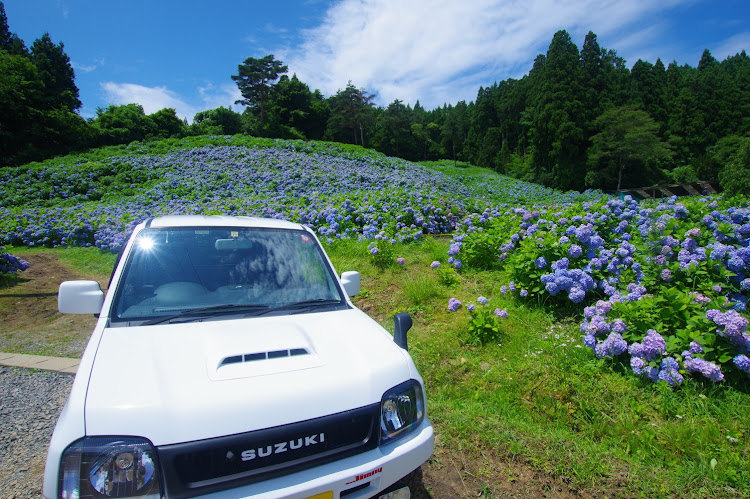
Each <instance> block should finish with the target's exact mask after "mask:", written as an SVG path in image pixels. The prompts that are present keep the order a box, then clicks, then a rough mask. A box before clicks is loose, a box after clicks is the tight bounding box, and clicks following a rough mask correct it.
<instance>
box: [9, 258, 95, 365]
mask: <svg viewBox="0 0 750 499" xmlns="http://www.w3.org/2000/svg"><path fill="white" fill-rule="evenodd" d="M14 254H15V255H16V256H19V257H21V258H23V259H24V260H26V261H28V262H29V263H30V264H31V266H30V267H29V268H28V270H26V271H25V272H21V273H19V274H18V276H16V277H15V278H5V279H3V280H2V281H0V351H3V352H18V353H30V354H38V355H52V356H59V357H80V356H81V354H82V353H83V349H84V348H85V347H86V342H87V341H88V338H89V335H90V334H91V330H92V329H93V327H94V324H95V323H96V318H95V317H93V316H78V315H62V314H60V313H58V312H57V289H58V287H59V286H60V283H61V282H63V281H66V280H71V279H92V278H95V279H99V280H100V285H103V286H106V284H107V283H106V281H105V282H102V276H81V275H79V274H77V273H75V272H73V271H72V270H70V268H69V267H68V266H66V265H64V264H63V263H62V262H61V261H60V260H59V259H58V258H57V256H56V255H55V254H54V253H37V252H30V253H24V252H22V251H15V252H14Z"/></svg>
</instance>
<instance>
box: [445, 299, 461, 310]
mask: <svg viewBox="0 0 750 499" xmlns="http://www.w3.org/2000/svg"><path fill="white" fill-rule="evenodd" d="M460 306H461V302H460V301H459V300H458V299H456V298H451V299H450V300H448V310H450V311H451V312H455V311H457V310H458V307H460Z"/></svg>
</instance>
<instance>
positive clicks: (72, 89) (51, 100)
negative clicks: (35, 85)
mask: <svg viewBox="0 0 750 499" xmlns="http://www.w3.org/2000/svg"><path fill="white" fill-rule="evenodd" d="M31 60H32V62H33V63H34V65H35V66H36V67H37V69H38V70H39V76H40V77H41V79H42V81H43V82H44V92H43V100H44V106H45V108H46V109H54V108H57V107H59V106H62V107H63V108H65V109H67V110H68V111H70V112H75V111H76V110H78V109H80V107H81V101H80V100H79V99H78V87H76V84H75V71H73V66H71V64H70V57H68V55H67V54H66V53H65V50H64V47H63V44H62V42H60V43H58V44H57V45H55V44H54V43H52V38H51V37H50V35H49V33H45V34H43V35H42V37H41V38H38V39H37V40H35V41H34V43H33V44H32V45H31Z"/></svg>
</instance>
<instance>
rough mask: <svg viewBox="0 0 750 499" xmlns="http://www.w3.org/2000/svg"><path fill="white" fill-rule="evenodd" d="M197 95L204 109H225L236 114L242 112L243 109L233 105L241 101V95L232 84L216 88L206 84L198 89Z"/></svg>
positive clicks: (211, 84)
mask: <svg viewBox="0 0 750 499" xmlns="http://www.w3.org/2000/svg"><path fill="white" fill-rule="evenodd" d="M198 93H199V94H200V96H201V99H202V100H203V104H204V109H216V108H217V107H227V108H231V109H233V110H235V111H237V112H242V109H243V107H242V106H240V105H239V104H235V103H234V102H235V101H237V100H239V99H242V94H241V93H240V90H239V88H237V85H235V84H234V83H225V84H223V85H219V86H218V87H217V86H216V85H214V84H213V83H210V82H208V83H206V85H205V86H203V87H198Z"/></svg>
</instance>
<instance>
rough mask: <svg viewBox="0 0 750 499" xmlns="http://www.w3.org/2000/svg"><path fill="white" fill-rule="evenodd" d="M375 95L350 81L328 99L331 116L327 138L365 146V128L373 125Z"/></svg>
mask: <svg viewBox="0 0 750 499" xmlns="http://www.w3.org/2000/svg"><path fill="white" fill-rule="evenodd" d="M374 98H375V95H374V94H368V93H367V92H366V91H365V90H364V89H360V88H357V87H355V86H354V85H353V84H352V82H351V81H350V82H349V83H348V84H347V85H346V88H345V89H344V90H339V91H338V92H336V94H335V95H333V96H331V97H330V98H329V99H328V103H329V105H330V107H331V115H330V118H328V126H327V128H326V135H325V136H326V138H328V140H339V141H341V142H348V143H351V144H359V145H361V146H364V145H365V128H368V127H369V126H371V125H372V123H373V121H374V116H373V114H372V109H373V107H374V106H375V104H373V102H372V101H373V99H374Z"/></svg>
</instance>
